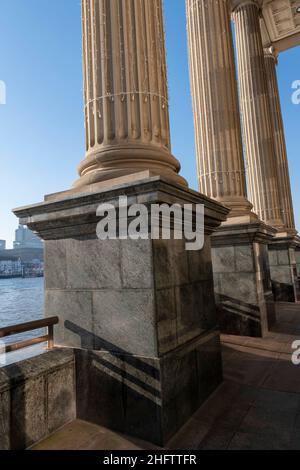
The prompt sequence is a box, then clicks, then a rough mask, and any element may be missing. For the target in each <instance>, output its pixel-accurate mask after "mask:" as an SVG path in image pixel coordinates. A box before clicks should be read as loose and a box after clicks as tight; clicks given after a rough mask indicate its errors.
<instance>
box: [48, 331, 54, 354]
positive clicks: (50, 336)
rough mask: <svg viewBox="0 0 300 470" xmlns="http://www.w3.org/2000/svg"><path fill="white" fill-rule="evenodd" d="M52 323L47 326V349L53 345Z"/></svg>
mask: <svg viewBox="0 0 300 470" xmlns="http://www.w3.org/2000/svg"><path fill="white" fill-rule="evenodd" d="M53 330H54V329H53V325H49V326H48V349H53V347H54V335H53Z"/></svg>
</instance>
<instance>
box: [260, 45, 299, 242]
mask: <svg viewBox="0 0 300 470" xmlns="http://www.w3.org/2000/svg"><path fill="white" fill-rule="evenodd" d="M264 52H265V66H266V72H267V80H268V90H269V98H270V106H271V120H272V125H273V137H274V145H275V156H276V166H277V175H278V187H279V194H280V208H281V214H282V219H283V223H284V228H285V229H286V230H287V231H288V232H291V233H294V234H295V233H296V230H295V218H294V209H293V200H292V192H291V183H290V174H289V165H288V158H287V149H286V142H285V135H284V126H283V119H282V112H281V104H280V95H279V87H278V81H277V72H276V66H277V56H276V54H275V52H274V50H273V48H267V49H265V50H264Z"/></svg>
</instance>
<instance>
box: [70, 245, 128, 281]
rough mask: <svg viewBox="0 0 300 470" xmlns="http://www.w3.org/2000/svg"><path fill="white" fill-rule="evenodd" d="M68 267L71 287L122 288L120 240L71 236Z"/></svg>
mask: <svg viewBox="0 0 300 470" xmlns="http://www.w3.org/2000/svg"><path fill="white" fill-rule="evenodd" d="M65 243H66V244H67V268H68V287H69V288H70V289H105V288H110V287H111V286H114V288H115V289H118V288H121V285H122V283H121V256H120V242H119V240H104V241H103V240H98V239H97V238H96V239H87V238H84V237H82V238H78V239H75V238H73V239H68V240H66V241H65Z"/></svg>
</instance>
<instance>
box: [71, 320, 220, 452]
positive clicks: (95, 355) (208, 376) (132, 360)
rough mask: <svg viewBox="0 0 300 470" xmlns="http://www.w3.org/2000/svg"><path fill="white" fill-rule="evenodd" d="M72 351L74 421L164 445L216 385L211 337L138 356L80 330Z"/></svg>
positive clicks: (217, 362)
mask: <svg viewBox="0 0 300 470" xmlns="http://www.w3.org/2000/svg"><path fill="white" fill-rule="evenodd" d="M64 326H65V328H66V329H71V330H72V332H73V333H76V334H78V335H79V336H80V338H81V344H82V348H84V345H85V344H89V345H90V344H93V345H94V348H95V349H94V350H84V349H77V350H75V354H76V376H77V417H78V418H79V419H83V420H86V421H89V422H92V423H95V424H100V425H101V426H105V427H108V428H110V429H113V430H115V431H118V432H121V433H124V434H127V435H132V436H135V437H138V438H140V439H144V440H147V441H150V442H153V443H154V444H157V445H164V444H165V443H166V442H167V441H168V440H169V439H170V438H171V437H172V436H173V435H174V434H175V433H176V432H177V431H178V430H179V429H180V428H181V427H182V425H183V424H184V423H185V422H186V421H187V420H188V419H189V418H190V417H191V416H192V414H193V413H194V412H195V411H196V410H197V409H198V408H199V407H200V406H201V404H202V403H203V402H204V401H205V400H206V398H207V397H208V396H209V395H210V394H211V393H212V391H214V390H215V388H216V387H217V386H218V385H219V384H220V382H221V377H222V370H221V367H222V366H221V358H220V344H219V342H218V344H217V341H219V339H218V340H216V337H215V334H211V335H210V336H209V335H208V336H207V337H204V338H202V339H201V342H199V339H198V340H197V342H191V343H190V345H189V348H187V347H186V345H185V346H184V347H182V348H178V349H177V350H176V351H173V352H171V353H168V354H166V355H164V356H162V357H151V358H148V357H147V358H146V357H137V356H134V355H132V354H130V353H128V352H126V351H124V350H122V349H120V348H118V347H116V346H114V345H113V344H111V343H109V342H107V341H105V340H103V339H101V338H99V337H98V336H96V335H94V334H92V333H90V332H87V331H85V330H84V329H82V328H81V327H78V326H77V325H75V324H74V323H72V322H70V321H66V322H65V324H64Z"/></svg>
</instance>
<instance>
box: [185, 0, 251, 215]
mask: <svg viewBox="0 0 300 470" xmlns="http://www.w3.org/2000/svg"><path fill="white" fill-rule="evenodd" d="M186 9H187V26H188V28H187V29H188V40H189V55H190V76H191V88H192V99H193V109H194V121H195V133H196V150H197V163H198V178H199V187H200V191H201V192H203V193H204V194H206V195H208V196H210V197H212V198H215V199H217V200H218V201H220V202H223V203H224V204H227V205H228V206H229V207H230V208H231V209H232V212H231V214H230V217H233V216H235V215H244V214H247V213H250V211H251V207H252V206H251V204H250V203H249V202H248V200H247V196H246V178H245V167H244V161H243V147H242V136H241V126H240V116H239V107H238V92H237V84H236V76H235V63H234V49H233V38H232V30H231V24H230V11H229V1H228V0H214V1H211V0H186Z"/></svg>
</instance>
